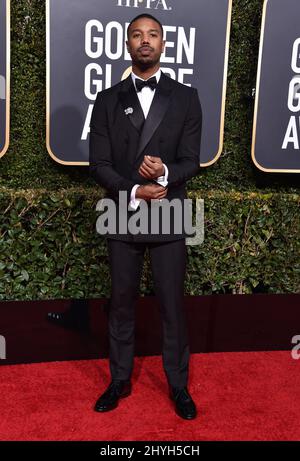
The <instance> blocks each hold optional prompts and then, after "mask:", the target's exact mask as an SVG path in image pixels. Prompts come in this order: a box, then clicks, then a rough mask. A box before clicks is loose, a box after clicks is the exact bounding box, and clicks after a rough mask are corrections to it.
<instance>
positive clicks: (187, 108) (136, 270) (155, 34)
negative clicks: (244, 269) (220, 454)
mask: <svg viewBox="0 0 300 461" xmlns="http://www.w3.org/2000/svg"><path fill="white" fill-rule="evenodd" d="M127 34H128V40H127V42H126V44H127V49H128V51H129V53H130V55H131V58H132V73H131V75H129V77H128V78H126V79H125V80H124V81H122V82H120V83H118V84H117V85H114V86H113V87H111V88H109V89H106V90H104V91H102V92H100V93H98V95H97V99H96V102H95V105H94V109H93V114H92V119H91V132H90V173H91V176H92V177H93V178H94V179H95V180H96V182H97V183H98V184H100V186H102V187H103V188H105V189H106V191H107V196H108V197H109V198H111V199H112V200H113V201H114V203H115V204H116V207H117V210H119V211H120V209H122V212H126V214H127V215H128V216H127V218H128V219H129V218H130V217H131V216H133V215H134V214H135V213H138V212H139V210H140V208H141V206H142V204H144V205H145V204H146V205H147V206H148V211H149V212H148V217H149V224H150V223H151V216H152V215H151V213H150V209H151V207H160V206H162V204H165V203H167V202H169V201H170V200H172V199H176V200H177V205H178V204H179V205H181V204H183V202H184V199H185V198H187V195H186V189H185V183H186V181H187V180H188V179H190V178H192V177H193V176H195V175H196V174H197V173H198V172H199V154H200V139H201V128H202V112H201V105H200V101H199V98H198V93H197V90H196V89H194V88H190V87H187V86H185V85H182V84H180V83H178V82H176V81H174V80H172V79H171V78H169V77H168V76H166V75H165V74H164V73H163V72H161V70H160V64H159V61H160V56H161V53H162V52H163V50H164V46H165V42H164V40H163V29H162V25H161V23H160V22H159V21H158V20H157V19H155V18H154V17H153V16H151V15H147V14H142V15H139V16H137V17H136V18H134V19H133V20H132V21H131V23H130V24H129V27H128V32H127ZM120 191H122V193H123V194H124V198H125V200H124V202H122V201H121V199H120V195H119V193H120ZM162 210H163V211H162V213H163V214H164V213H165V210H164V209H163V207H162ZM117 215H118V213H117ZM177 218H178V215H177ZM180 220H181V221H182V222H183V220H184V213H183V207H182V212H181V215H180V219H179V221H180ZM152 221H153V218H152ZM169 223H170V229H169V231H168V232H167V233H165V232H164V230H163V228H162V225H161V223H160V224H159V230H158V231H157V232H156V231H155V232H151V230H150V231H149V232H148V233H142V232H140V233H135V232H127V233H122V232H121V231H120V229H119V227H118V225H119V223H118V222H117V226H116V230H114V231H110V232H109V234H108V235H107V243H108V254H109V263H110V273H111V280H112V292H111V298H110V309H109V342H110V355H109V359H110V371H111V378H112V380H111V383H110V385H109V386H108V388H107V389H106V390H105V392H104V393H103V394H102V395H101V396H100V397H99V399H98V400H97V402H96V405H95V410H96V411H100V412H102V411H108V410H111V409H113V408H115V407H116V406H117V405H118V401H119V399H120V398H124V397H126V396H128V395H130V393H131V381H130V378H131V374H132V368H133V361H134V321H135V320H134V308H135V302H136V300H137V297H138V290H139V284H140V277H141V272H142V266H143V258H144V252H145V249H146V247H148V249H149V254H150V260H151V268H152V273H153V279H154V287H155V293H156V295H157V296H158V298H159V302H160V308H161V315H162V321H163V350H162V356H163V366H164V371H165V373H166V377H167V380H168V384H169V397H170V398H171V399H172V400H173V401H174V402H175V410H176V413H177V414H178V415H179V416H181V417H182V418H185V419H192V418H195V416H196V413H197V410H196V406H195V403H194V402H193V400H192V397H191V395H190V394H189V392H188V389H187V382H188V368H189V344H188V333H187V324H186V317H185V313H184V309H183V295H184V277H185V269H186V242H185V238H186V237H187V236H188V235H191V234H188V233H187V232H186V230H185V227H184V225H183V229H182V230H178V226H177V227H176V223H177V224H178V219H177V220H176V219H175V212H174V214H172V210H171V213H170V214H169ZM151 229H152V228H151ZM148 230H149V227H148Z"/></svg>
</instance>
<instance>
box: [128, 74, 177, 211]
mask: <svg viewBox="0 0 300 461" xmlns="http://www.w3.org/2000/svg"><path fill="white" fill-rule="evenodd" d="M160 76H161V70H160V69H158V71H157V72H156V73H155V74H153V75H151V76H150V77H149V78H151V77H156V80H157V83H158V82H159V79H160ZM131 77H132V80H133V84H134V87H135V79H136V78H140V77H138V76H137V75H135V74H134V73H133V72H131ZM140 80H142V79H140ZM147 80H148V79H147ZM155 91H156V90H152V89H151V88H150V87H149V86H145V87H144V88H142V90H141V91H139V92H137V95H138V98H139V101H140V104H141V106H142V109H143V112H144V116H145V119H146V118H147V116H148V113H149V110H150V107H151V104H152V101H153V98H154V95H155ZM163 166H164V169H165V174H164V175H162V176H159V177H158V178H156V179H155V181H156V182H157V183H158V184H160V185H162V186H164V187H166V186H167V184H168V174H169V171H168V168H167V166H166V165H165V164H164V163H163ZM139 186H140V184H135V186H133V188H132V189H131V194H130V203H129V205H130V207H131V208H132V209H134V210H136V209H137V207H138V206H139V204H140V200H138V199H136V198H135V193H136V190H137V188H138V187H139Z"/></svg>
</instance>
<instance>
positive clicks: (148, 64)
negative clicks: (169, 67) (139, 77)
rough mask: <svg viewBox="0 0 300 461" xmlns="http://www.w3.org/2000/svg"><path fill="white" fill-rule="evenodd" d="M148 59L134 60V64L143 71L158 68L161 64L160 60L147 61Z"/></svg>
mask: <svg viewBox="0 0 300 461" xmlns="http://www.w3.org/2000/svg"><path fill="white" fill-rule="evenodd" d="M147 59H148V58H147V57H145V58H144V59H143V58H141V59H137V58H135V59H133V60H132V64H133V65H135V66H136V67H138V68H139V69H141V70H147V69H149V68H150V67H154V66H156V64H158V63H159V59H149V60H147Z"/></svg>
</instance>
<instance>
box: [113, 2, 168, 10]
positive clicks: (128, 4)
mask: <svg viewBox="0 0 300 461" xmlns="http://www.w3.org/2000/svg"><path fill="white" fill-rule="evenodd" d="M168 2H169V0H168ZM117 6H123V7H126V8H139V7H140V6H144V7H145V8H146V9H148V10H158V9H159V8H161V9H163V10H166V11H170V10H171V9H172V7H171V6H168V5H167V0H117Z"/></svg>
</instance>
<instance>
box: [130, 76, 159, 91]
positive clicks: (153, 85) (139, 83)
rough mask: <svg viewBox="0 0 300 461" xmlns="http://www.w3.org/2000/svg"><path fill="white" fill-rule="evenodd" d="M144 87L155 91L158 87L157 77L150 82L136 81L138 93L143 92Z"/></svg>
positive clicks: (150, 79)
mask: <svg viewBox="0 0 300 461" xmlns="http://www.w3.org/2000/svg"><path fill="white" fill-rule="evenodd" d="M144 86H149V87H150V88H151V90H155V88H156V87H157V81H156V77H151V78H149V80H141V79H140V78H136V79H135V87H136V91H137V92H139V91H141V89H142V88H144Z"/></svg>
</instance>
